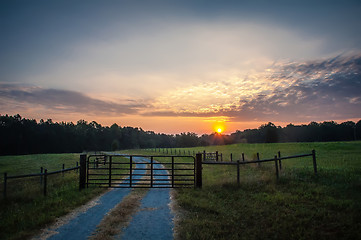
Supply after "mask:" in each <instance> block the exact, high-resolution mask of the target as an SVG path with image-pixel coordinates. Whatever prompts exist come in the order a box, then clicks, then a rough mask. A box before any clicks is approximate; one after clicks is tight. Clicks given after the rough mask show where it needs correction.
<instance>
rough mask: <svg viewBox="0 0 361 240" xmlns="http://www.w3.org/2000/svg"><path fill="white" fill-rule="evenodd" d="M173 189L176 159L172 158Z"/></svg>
mask: <svg viewBox="0 0 361 240" xmlns="http://www.w3.org/2000/svg"><path fill="white" fill-rule="evenodd" d="M172 188H174V157H172Z"/></svg>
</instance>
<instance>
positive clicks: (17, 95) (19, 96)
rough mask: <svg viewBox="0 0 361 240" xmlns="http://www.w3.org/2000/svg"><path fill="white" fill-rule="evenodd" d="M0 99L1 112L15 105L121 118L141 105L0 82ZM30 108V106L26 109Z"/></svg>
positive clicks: (72, 92)
mask: <svg viewBox="0 0 361 240" xmlns="http://www.w3.org/2000/svg"><path fill="white" fill-rule="evenodd" d="M0 99H1V101H2V102H3V104H2V106H1V110H2V111H6V110H7V109H10V108H12V107H14V105H16V107H19V105H20V106H25V105H26V106H28V107H29V105H30V106H32V107H33V108H34V107H36V106H38V107H42V108H45V109H48V110H49V109H51V110H52V111H54V112H57V113H59V112H60V113H87V114H90V115H96V114H111V115H117V116H119V115H124V114H136V113H137V112H138V109H139V108H144V107H145V105H144V104H137V103H134V102H133V101H129V102H128V103H124V104H120V103H113V102H108V101H103V100H99V99H96V98H92V97H89V96H86V95H84V94H83V93H80V92H75V91H68V90H59V89H43V88H40V87H36V86H31V85H24V84H9V83H0ZM30 108H31V107H30Z"/></svg>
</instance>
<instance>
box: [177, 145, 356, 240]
mask: <svg viewBox="0 0 361 240" xmlns="http://www.w3.org/2000/svg"><path fill="white" fill-rule="evenodd" d="M312 149H315V150H316V156H317V164H318V176H315V175H314V172H313V165H312V157H306V158H297V159H288V160H284V161H283V162H282V166H283V169H282V171H281V173H280V179H279V180H278V181H277V180H276V176H275V168H274V163H273V162H271V163H265V164H262V165H261V167H258V166H257V165H256V164H253V165H247V166H244V167H241V179H240V180H241V183H240V186H238V185H237V182H236V167H235V166H214V165H203V188H202V189H184V190H179V191H177V200H178V203H179V204H180V206H181V208H182V209H183V210H184V212H185V214H184V217H183V219H182V220H181V225H180V229H179V235H178V238H179V239H361V233H360V231H359V229H361V142H339V143H276V144H236V145H227V146H210V147H200V148H192V149H182V151H183V150H186V152H188V150H190V151H192V152H193V150H195V152H197V151H200V152H202V151H203V150H206V151H207V152H214V151H219V152H221V153H222V154H223V159H224V160H227V159H229V158H230V153H233V159H234V160H237V158H238V159H240V156H241V154H242V152H243V153H245V156H246V159H247V160H253V159H254V158H255V157H256V153H257V152H259V153H260V158H261V159H265V158H272V157H274V155H276V154H277V152H278V151H281V155H282V156H290V155H297V154H303V153H311V150H312ZM237 156H238V157H237Z"/></svg>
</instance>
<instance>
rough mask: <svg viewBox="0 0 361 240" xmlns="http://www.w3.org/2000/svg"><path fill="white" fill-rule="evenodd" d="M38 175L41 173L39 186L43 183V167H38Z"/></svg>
mask: <svg viewBox="0 0 361 240" xmlns="http://www.w3.org/2000/svg"><path fill="white" fill-rule="evenodd" d="M40 173H41V175H40V184H42V183H43V173H44V168H43V167H40Z"/></svg>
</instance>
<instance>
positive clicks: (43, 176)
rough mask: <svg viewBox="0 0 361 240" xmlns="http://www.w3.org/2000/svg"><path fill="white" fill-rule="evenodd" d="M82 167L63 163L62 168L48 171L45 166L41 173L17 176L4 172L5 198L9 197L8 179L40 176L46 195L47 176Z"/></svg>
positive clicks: (77, 164)
mask: <svg viewBox="0 0 361 240" xmlns="http://www.w3.org/2000/svg"><path fill="white" fill-rule="evenodd" d="M78 169H80V166H79V163H78V162H77V163H76V167H72V168H65V167H64V164H63V168H62V169H61V170H57V171H53V172H48V170H47V169H46V168H45V169H44V168H43V167H41V168H40V173H30V174H23V175H15V176H8V173H6V172H5V173H4V198H6V197H7V185H8V179H19V178H28V177H40V183H41V184H42V185H43V194H44V196H46V195H47V182H48V181H47V177H48V176H49V175H54V174H59V173H63V174H64V173H65V172H69V171H73V170H78Z"/></svg>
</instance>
